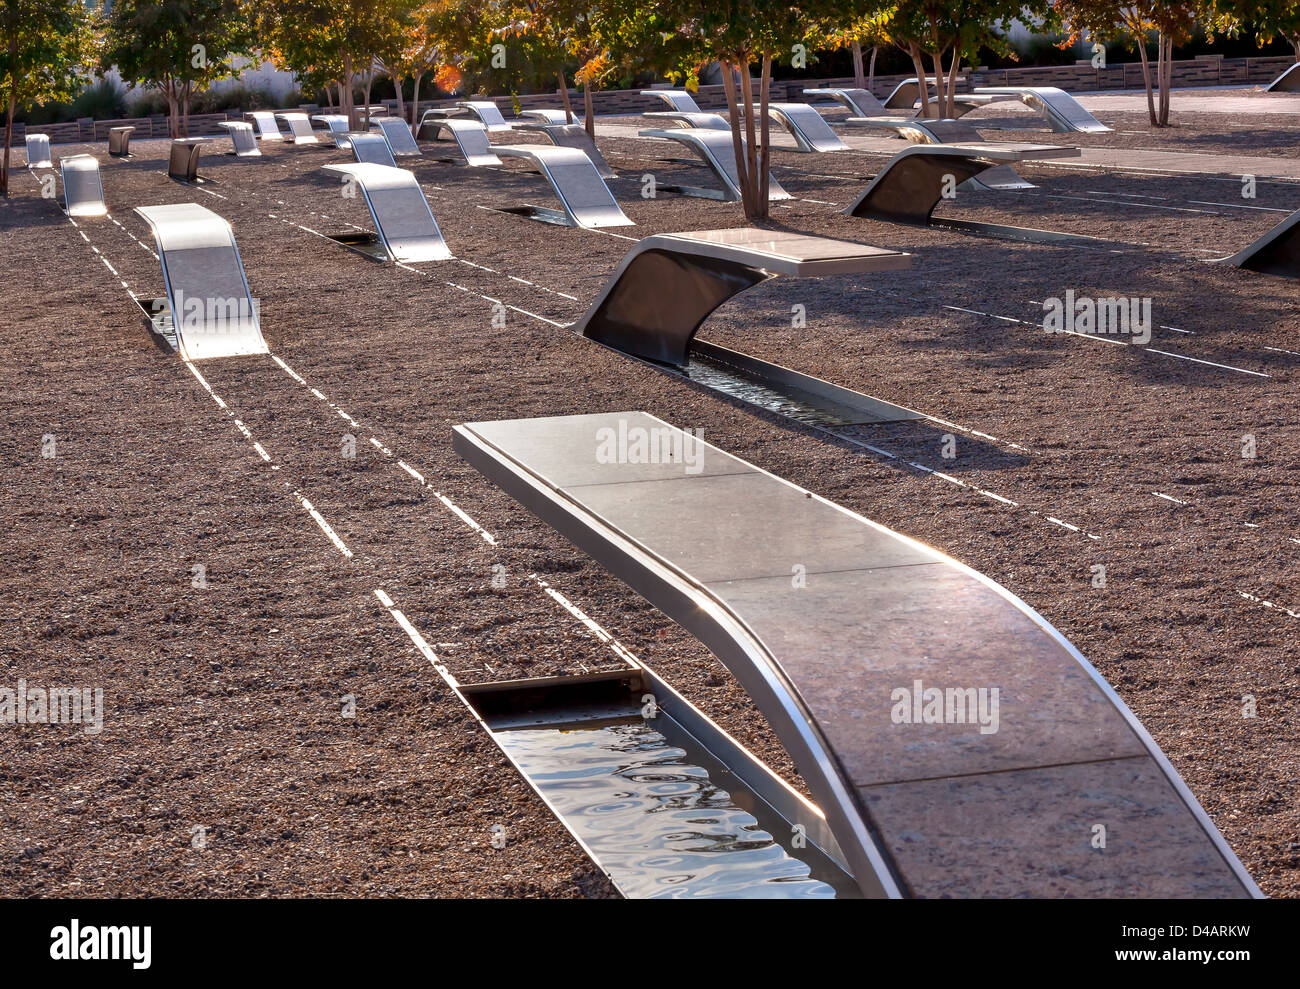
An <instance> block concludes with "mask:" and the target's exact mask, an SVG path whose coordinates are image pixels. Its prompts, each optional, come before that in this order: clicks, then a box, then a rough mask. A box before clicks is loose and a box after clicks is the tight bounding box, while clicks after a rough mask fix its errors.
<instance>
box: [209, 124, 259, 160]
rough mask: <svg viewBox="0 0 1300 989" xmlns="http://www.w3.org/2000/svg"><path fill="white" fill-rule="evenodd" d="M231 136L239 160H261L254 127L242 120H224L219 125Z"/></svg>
mask: <svg viewBox="0 0 1300 989" xmlns="http://www.w3.org/2000/svg"><path fill="white" fill-rule="evenodd" d="M217 126H218V127H221V128H224V129H225V130H226V132H227V133H229V134H230V144H231V146H232V147H233V148H234V152H235V156H236V157H237V158H260V157H261V156H262V152H261V150H260V149H259V148H258V146H257V136H256V135H255V134H254V133H253V125H252V124H250V123H247V122H245V121H242V120H222V121H220V122H219V123H218V124H217Z"/></svg>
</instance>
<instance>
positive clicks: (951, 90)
mask: <svg viewBox="0 0 1300 989" xmlns="http://www.w3.org/2000/svg"><path fill="white" fill-rule="evenodd" d="M960 71H961V55H960V54H959V53H958V51H957V46H956V45H953V48H952V65H950V66H948V109H947V111H946V112H947V114H948V116H949V117H955V116H957V73H958V72H960Z"/></svg>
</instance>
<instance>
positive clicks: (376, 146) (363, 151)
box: [348, 121, 401, 168]
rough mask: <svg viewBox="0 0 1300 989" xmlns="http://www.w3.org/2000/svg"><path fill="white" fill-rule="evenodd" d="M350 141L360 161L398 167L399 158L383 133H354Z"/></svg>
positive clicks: (353, 151)
mask: <svg viewBox="0 0 1300 989" xmlns="http://www.w3.org/2000/svg"><path fill="white" fill-rule="evenodd" d="M398 123H401V121H398ZM348 143H349V144H350V145H351V146H352V153H353V155H355V156H356V159H357V161H359V162H363V163H369V164H372V165H388V166H390V167H393V168H396V167H397V160H396V159H395V158H394V157H393V152H392V151H391V150H389V147H388V139H387V138H386V137H384V135H383V134H353V135H352V137H351V139H350V140H349V142H348Z"/></svg>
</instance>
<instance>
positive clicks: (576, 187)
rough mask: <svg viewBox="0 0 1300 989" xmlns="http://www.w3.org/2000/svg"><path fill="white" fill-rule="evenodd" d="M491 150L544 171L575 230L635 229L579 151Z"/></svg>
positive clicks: (503, 146)
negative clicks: (530, 163)
mask: <svg viewBox="0 0 1300 989" xmlns="http://www.w3.org/2000/svg"><path fill="white" fill-rule="evenodd" d="M492 150H493V151H495V152H496V153H497V154H498V155H500V156H501V157H502V158H523V159H525V160H527V161H531V162H532V163H533V164H535V165H536V166H537V167H538V168H539V169H541V172H542V174H543V175H545V176H546V179H547V181H548V182H550V183H551V188H552V189H554V190H555V194H556V196H558V197H559V199H560V203H561V204H562V205H563V206H564V213H565V215H566V216H567V217H568V218H569V220H570V222H572V223H573V224H574V225H575V226H579V227H593V228H594V227H630V226H633V223H632V221H631V220H629V219H628V218H627V217H626V216H625V215H624V213H623V210H622V209H621V208H620V207H619V205H618V201H617V200H616V199H615V198H614V194H613V193H612V192H610V191H609V186H607V185H606V184H605V180H604V179H602V178H601V177H600V173H599V172H598V171H596V166H595V165H594V164H593V163H592V161H591V159H590V158H588V157H587V155H586V154H585V153H584V152H582V151H579V150H578V149H577V148H561V147H548V146H546V145H543V144H494V145H493V146H492Z"/></svg>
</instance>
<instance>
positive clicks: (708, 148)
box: [637, 127, 793, 203]
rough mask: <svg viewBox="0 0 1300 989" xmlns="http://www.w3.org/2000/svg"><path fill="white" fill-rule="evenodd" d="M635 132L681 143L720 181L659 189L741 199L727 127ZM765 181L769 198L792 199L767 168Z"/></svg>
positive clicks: (733, 146) (723, 199)
mask: <svg viewBox="0 0 1300 989" xmlns="http://www.w3.org/2000/svg"><path fill="white" fill-rule="evenodd" d="M637 133H638V135H639V136H641V137H655V138H660V139H662V140H665V141H676V142H678V143H679V144H684V145H685V146H686V147H688V148H690V149H691V150H692V151H694V152H695V153H696V154H697V155H699V157H700V158H701V159H702V160H703V161H704V163H705V164H706V165H708V166H709V170H710V171H712V172H713V174H714V176H715V177H716V178H717V179H718V181H719V182H720V183H721V184H722V189H721V190H720V191H719V190H717V189H702V188H700V187H699V186H690V185H668V186H662V188H664V189H666V190H668V191H670V192H679V193H681V194H682V195H685V196H699V197H701V198H703V199H718V200H721V201H722V202H726V203H738V202H740V201H741V199H742V198H743V197H742V196H741V194H740V173H739V172H738V171H737V170H736V150H735V144H734V143H733V141H732V137H731V130H730V128H728V129H727V130H725V131H723V130H710V129H702V128H701V129H696V128H687V127H683V128H679V129H677V130H643V131H638V132H637ZM742 146H743V142H742ZM767 182H768V185H767V198H768V199H769V200H780V199H792V198H793V197H792V196H791V195H790V193H788V192H786V191H785V189H783V188H781V183H779V182H778V181H777V180H776V179H775V178H774V177H773V176H772V175H771V173H770V171H769V174H768V179H767Z"/></svg>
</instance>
